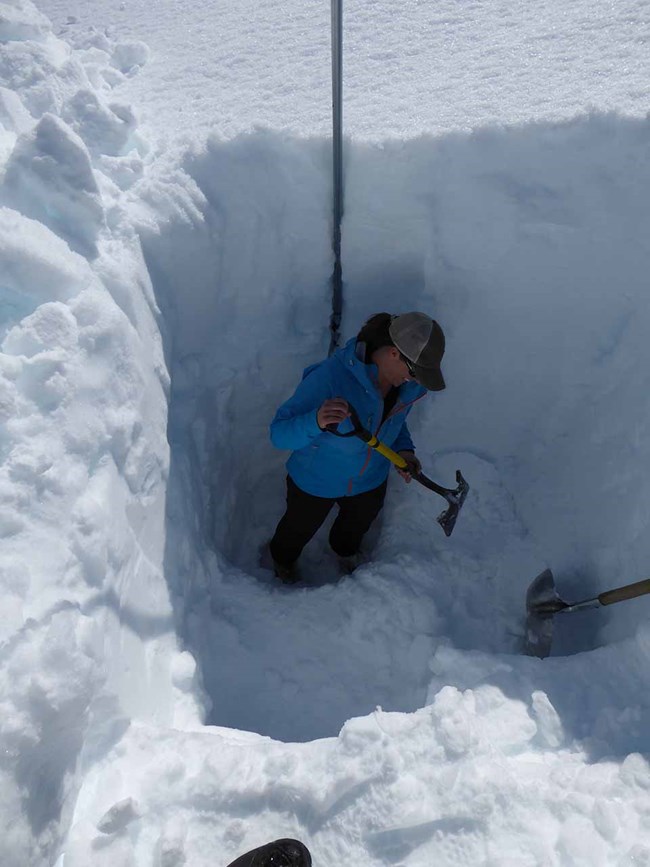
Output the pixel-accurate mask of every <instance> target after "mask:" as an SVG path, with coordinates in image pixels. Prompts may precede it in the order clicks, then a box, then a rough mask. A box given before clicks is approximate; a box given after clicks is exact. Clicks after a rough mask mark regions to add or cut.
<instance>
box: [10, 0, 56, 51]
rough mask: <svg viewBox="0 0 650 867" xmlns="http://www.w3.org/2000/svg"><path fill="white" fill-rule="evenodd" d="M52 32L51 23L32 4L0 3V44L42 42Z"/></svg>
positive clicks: (19, 2) (19, 1)
mask: <svg viewBox="0 0 650 867" xmlns="http://www.w3.org/2000/svg"><path fill="white" fill-rule="evenodd" d="M50 30H51V25H50V21H49V19H48V18H46V17H45V15H42V14H41V13H40V12H39V11H38V9H36V7H35V6H34V5H33V4H32V3H29V2H27V3H23V2H21V0H13V2H5V3H0V42H15V41H21V40H26V39H29V40H32V41H40V40H43V39H45V38H46V37H47V35H48V33H49V32H50Z"/></svg>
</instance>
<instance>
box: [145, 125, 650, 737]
mask: <svg viewBox="0 0 650 867" xmlns="http://www.w3.org/2000/svg"><path fill="white" fill-rule="evenodd" d="M647 136H648V128H647V123H646V122H637V121H624V120H622V119H620V118H616V117H610V116H606V117H602V116H595V117H586V118H583V119H580V120H576V121H575V122H572V123H568V124H560V125H557V126H552V127H546V126H541V125H540V126H532V127H529V128H527V127H524V128H515V129H511V130H485V131H482V132H481V133H477V134H475V135H471V136H467V135H457V136H450V137H446V138H443V139H431V138H426V137H423V138H422V139H419V140H416V141H414V142H399V143H394V144H391V143H386V144H385V145H383V146H382V147H374V146H363V145H359V146H355V145H353V144H351V145H350V146H349V151H348V175H347V201H346V218H345V226H344V261H345V265H346V267H345V282H346V320H345V328H346V332H347V335H350V334H351V333H353V331H354V329H355V328H356V327H357V326H358V324H359V323H360V322H362V321H363V319H364V318H365V317H366V316H368V315H369V314H370V313H372V312H374V311H377V310H380V309H400V310H401V309H404V310H406V309H417V308H420V309H425V310H429V311H433V312H435V315H437V316H438V317H439V318H440V320H441V321H442V322H443V324H444V325H445V328H446V330H447V333H448V352H447V356H446V359H445V371H446V374H447V376H448V381H449V388H448V390H447V392H445V393H444V394H443V395H441V396H432V397H430V399H429V400H428V401H427V402H426V404H425V405H423V406H422V407H418V410H417V412H416V413H414V414H413V418H412V430H413V433H414V435H415V439H416V444H417V446H418V451H419V454H420V457H421V458H422V460H423V462H424V465H425V467H427V468H428V469H429V471H430V474H431V475H433V476H434V477H437V478H440V479H441V480H443V481H447V483H451V481H452V480H453V472H454V470H455V468H456V467H460V468H461V469H462V470H463V472H464V473H465V475H466V476H467V477H468V478H469V479H470V483H471V484H472V495H471V497H470V499H469V500H468V503H467V506H466V508H465V510H464V512H463V515H462V519H461V521H460V523H459V526H458V530H457V532H456V533H455V535H454V537H452V539H450V540H446V539H445V538H444V537H442V534H441V532H440V530H439V528H438V526H437V524H435V520H434V519H435V516H436V515H437V514H438V511H439V510H440V507H441V503H440V502H439V501H437V500H436V498H434V497H433V496H432V495H430V494H428V493H427V492H425V491H415V490H412V489H411V490H408V489H406V488H402V487H401V486H400V484H398V483H397V482H398V480H397V479H394V480H393V485H392V489H391V493H390V496H389V499H388V504H387V508H386V510H385V512H386V514H385V518H384V526H383V530H382V532H381V534H380V538H379V540H378V541H377V544H376V547H375V551H374V554H373V559H372V562H371V563H369V564H368V565H366V566H365V567H363V568H362V569H360V570H359V571H358V573H357V574H356V575H355V576H354V578H352V579H346V580H345V581H342V582H340V583H338V584H334V583H333V581H334V580H335V569H334V565H333V563H332V560H331V557H330V556H329V554H328V552H327V546H326V542H325V536H326V533H325V532H322V533H321V534H319V537H318V538H317V540H316V541H315V543H314V544H313V545H312V546H311V549H310V550H308V551H307V552H306V554H305V556H304V565H303V570H304V574H305V582H304V585H303V587H301V588H296V589H293V590H289V589H286V588H282V587H277V586H274V584H273V582H272V580H271V579H270V576H269V573H268V572H267V571H265V570H261V569H260V568H259V562H258V560H259V550H260V547H261V546H262V545H263V544H264V542H265V541H266V540H267V539H268V538H269V536H270V535H271V534H272V532H273V528H274V525H275V521H277V519H278V517H279V515H280V514H281V510H282V503H283V495H284V478H283V477H284V472H283V469H282V459H283V456H281V455H279V454H278V453H276V452H274V450H273V449H272V448H271V446H270V445H269V443H268V437H267V427H268V422H269V420H270V418H271V417H272V415H273V412H274V410H275V408H276V406H277V405H278V404H279V403H280V401H281V400H283V399H284V397H285V396H287V395H288V394H289V393H290V391H291V390H292V389H293V387H294V385H295V383H296V382H297V379H298V377H299V375H300V371H301V370H302V368H303V367H304V366H306V365H307V364H309V363H311V362H313V361H315V360H318V359H319V358H321V357H323V356H324V354H325V353H326V345H327V333H326V330H325V326H326V323H327V317H328V300H329V299H328V278H329V274H330V269H331V260H330V256H329V250H328V246H327V238H328V235H327V230H328V209H327V201H328V195H327V177H328V168H329V164H328V150H327V145H326V143H325V142H319V141H317V140H300V139H291V138H290V137H288V136H284V135H281V134H275V133H265V132H260V133H255V134H251V135H247V136H243V137H241V138H239V139H235V140H233V141H230V142H221V141H219V140H218V139H217V138H216V137H215V138H213V139H211V140H209V141H208V143H207V145H206V146H205V147H204V148H199V149H196V150H195V151H194V152H193V153H191V154H190V155H188V156H187V157H186V159H185V161H184V165H183V173H184V174H185V175H186V176H185V177H183V175H179V176H177V177H175V178H174V180H173V182H172V183H168V182H167V183H166V184H161V186H160V188H159V189H158V190H157V191H156V194H155V197H152V199H151V202H150V204H152V205H153V207H155V208H158V209H160V208H162V207H166V208H169V207H170V202H171V199H172V193H173V194H174V195H175V196H176V197H177V199H178V202H177V203H176V205H175V206H174V207H175V208H176V210H175V213H172V212H171V211H169V210H168V211H167V212H166V221H165V223H164V224H163V225H161V226H159V227H158V228H157V229H156V232H151V231H150V230H147V229H144V231H143V233H142V239H143V246H144V251H145V258H146V260H147V264H148V268H149V272H150V274H151V275H152V279H153V282H154V286H155V288H156V292H157V297H158V300H159V303H160V306H161V309H162V310H163V313H164V316H165V334H166V337H167V344H166V345H167V347H168V351H167V357H168V361H169V363H170V369H171V373H172V397H171V404H170V419H169V437H170V443H171V446H172V463H171V473H170V486H169V490H170V496H169V498H168V524H167V557H166V574H167V575H168V578H170V576H171V587H172V592H173V594H174V596H175V598H177V599H178V600H181V599H182V600H183V602H182V604H180V603H179V604H180V609H179V610H181V611H182V614H181V616H180V622H181V624H182V625H181V632H182V635H183V639H184V641H185V642H186V643H187V646H188V647H189V648H190V649H191V651H192V653H193V654H194V655H195V656H196V658H197V660H198V661H199V664H200V668H201V672H202V677H203V682H204V686H205V688H206V691H207V693H208V694H209V696H210V697H211V701H212V710H211V712H210V716H209V720H210V721H211V722H213V723H216V724H219V725H226V726H228V727H233V728H244V729H248V730H255V731H261V732H263V733H265V734H270V735H272V736H273V737H276V738H280V739H283V740H309V739H312V738H315V737H321V736H324V735H328V734H335V733H336V731H338V729H339V728H340V726H341V724H342V723H343V722H344V721H345V719H347V718H349V717H350V716H353V715H356V714H360V713H367V712H368V711H370V710H371V709H372V707H374V706H375V705H376V704H380V705H381V706H382V707H384V708H385V709H390V710H398V709H399V710H412V709H414V708H416V707H418V706H420V705H421V703H422V696H423V689H425V688H426V683H427V682H428V678H429V659H430V656H431V653H432V651H433V649H435V647H436V645H437V644H438V643H439V641H440V640H444V641H451V642H452V644H453V646H455V647H457V648H463V649H477V650H481V651H486V650H487V651H490V652H498V653H504V652H505V653H513V652H515V653H516V652H518V651H519V649H520V646H521V635H522V625H523V615H524V599H525V590H526V587H527V585H528V583H529V582H530V581H531V580H532V578H534V577H535V575H536V574H537V573H538V572H539V571H541V568H543V567H544V566H545V565H546V564H551V565H552V567H553V569H554V571H555V573H556V577H557V579H558V586H559V589H560V592H561V593H563V594H564V595H565V596H567V598H569V599H571V598H584V597H586V596H589V595H591V594H592V593H594V594H595V593H597V592H599V590H600V589H605V587H606V586H607V582H609V586H615V585H616V584H617V583H620V584H622V583H627V582H628V581H631V580H636V579H637V578H638V576H639V574H642V565H641V561H640V560H639V559H638V557H639V553H638V552H639V550H641V549H642V550H645V549H646V547H647V543H646V542H645V541H643V540H641V539H640V538H639V534H638V527H639V520H640V516H641V515H643V514H646V513H647V510H648V505H649V503H648V496H649V495H648V492H647V491H646V490H645V489H644V488H643V487H640V486H638V485H631V484H630V476H629V471H630V470H629V469H626V466H627V467H628V468H631V467H633V466H635V465H638V466H641V465H643V463H644V462H645V461H647V459H648V455H647V450H648V445H647V441H646V439H645V438H644V437H643V436H639V434H638V432H639V431H642V430H647V428H648V424H649V422H650V416H649V415H648V410H647V408H646V406H645V404H643V405H639V403H636V404H635V406H636V408H635V417H634V419H633V421H632V420H631V419H630V416H629V409H628V408H629V406H631V405H632V403H634V399H633V397H632V395H634V394H636V395H641V394H642V393H644V390H645V388H646V386H647V373H646V371H645V369H644V367H643V366H642V365H638V364H637V363H636V358H637V357H638V355H639V353H643V352H644V351H645V350H644V349H643V346H644V342H645V338H644V333H645V328H646V326H647V324H648V323H646V322H645V316H646V313H645V307H644V305H643V304H642V301H641V299H642V298H643V297H644V293H645V276H644V275H645V272H646V267H647V265H648V264H650V263H649V262H648V248H647V245H646V244H645V241H644V240H643V237H642V236H643V234H644V232H645V230H646V228H647V226H648V218H649V211H648V207H647V205H646V203H645V201H644V199H643V197H642V196H640V195H639V193H638V187H637V183H638V178H637V179H636V180H635V181H634V182H632V181H631V180H630V178H629V176H628V175H627V174H625V173H621V172H619V171H614V169H613V168H612V166H613V165H615V164H619V163H620V164H624V165H625V164H628V165H629V164H631V163H633V164H634V165H638V166H639V169H640V170H644V169H645V171H647V166H646V161H645V157H644V156H643V153H644V148H645V145H646V141H647ZM187 176H189V178H188V177H187ZM181 185H182V187H183V196H182V197H181V194H180V192H179V188H180V186H181ZM614 286H616V287H623V288H622V289H621V291H613V287H614ZM476 358H481V359H485V360H486V361H485V362H484V363H481V364H480V365H478V364H477V363H476ZM522 366H523V370H524V371H525V375H522V373H521V371H522ZM631 401H632V403H631ZM637 409H638V412H637ZM631 421H632V424H633V427H634V430H635V431H637V434H635V435H634V436H633V437H632V438H630V436H629V425H630V422H631ZM614 456H616V462H614ZM605 468H608V469H609V471H607V472H601V470H602V469H605ZM470 477H471V478H470ZM188 527H189V530H188ZM610 540H611V541H610ZM632 550H634V551H635V552H636V553H635V554H634V556H632V555H631V551H632ZM648 553H650V552H648ZM197 576H201V577H200V578H197ZM321 585H322V586H321ZM207 599H209V600H210V605H209V606H208V605H207V604H206V600H207ZM646 618H647V600H643V599H642V600H639V601H638V602H637V603H636V604H630V605H628V606H627V607H625V606H623V607H621V606H619V609H618V611H614V610H612V613H611V615H610V616H609V617H608V616H605V613H604V612H589V613H588V614H581V615H574V616H573V618H568V617H566V618H565V619H564V621H562V620H561V618H558V621H559V622H558V623H557V636H556V652H560V653H561V654H563V655H564V654H567V653H574V652H577V651H583V650H588V649H589V648H592V647H597V646H599V645H601V644H603V643H604V642H606V641H607V636H608V635H611V634H616V635H617V636H618V637H623V636H624V635H628V636H631V635H633V634H634V632H635V629H637V628H641V626H642V624H643V623H644V620H645V619H646ZM603 629H604V630H605V632H604V633H603V632H602V630H603ZM217 660H219V662H218V663H216V661H217Z"/></svg>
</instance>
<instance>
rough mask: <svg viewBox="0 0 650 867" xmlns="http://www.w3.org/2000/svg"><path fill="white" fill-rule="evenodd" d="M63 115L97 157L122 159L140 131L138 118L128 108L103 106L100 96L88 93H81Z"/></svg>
mask: <svg viewBox="0 0 650 867" xmlns="http://www.w3.org/2000/svg"><path fill="white" fill-rule="evenodd" d="M62 114H63V117H64V119H65V120H66V121H67V122H68V123H69V124H70V127H71V128H72V129H73V130H74V131H75V132H76V133H78V135H79V136H80V137H81V138H82V139H83V141H84V142H85V144H86V146H87V147H88V149H89V150H90V151H91V153H94V154H109V155H110V156H119V155H120V154H121V153H122V152H123V151H124V150H125V148H126V145H127V142H128V140H129V137H130V135H131V133H132V132H133V130H134V129H135V127H136V120H135V116H134V114H133V112H132V111H131V109H130V108H129V107H128V106H126V105H120V104H118V103H112V104H111V105H108V106H107V105H103V104H102V102H100V100H99V97H98V96H97V94H96V93H94V92H93V91H92V90H88V89H83V90H79V91H77V93H75V95H74V96H73V97H72V98H71V99H70V100H68V102H67V103H66V105H65V106H64V108H63V113H62Z"/></svg>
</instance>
